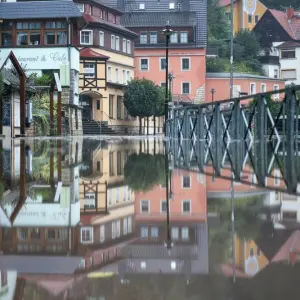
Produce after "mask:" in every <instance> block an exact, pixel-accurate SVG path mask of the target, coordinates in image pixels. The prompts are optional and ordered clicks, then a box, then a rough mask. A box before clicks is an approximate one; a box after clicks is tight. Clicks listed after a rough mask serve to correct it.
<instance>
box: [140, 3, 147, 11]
mask: <svg viewBox="0 0 300 300" xmlns="http://www.w3.org/2000/svg"><path fill="white" fill-rule="evenodd" d="M145 7H146V5H145V3H144V2H142V3H140V4H139V9H140V10H144V9H145Z"/></svg>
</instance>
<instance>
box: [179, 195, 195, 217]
mask: <svg viewBox="0 0 300 300" xmlns="http://www.w3.org/2000/svg"><path fill="white" fill-rule="evenodd" d="M185 202H189V203H190V211H189V212H184V211H183V204H184V203H185ZM181 212H182V214H185V215H189V214H191V213H192V201H191V200H189V199H185V200H182V201H181Z"/></svg>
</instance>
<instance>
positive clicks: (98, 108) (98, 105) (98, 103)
mask: <svg viewBox="0 0 300 300" xmlns="http://www.w3.org/2000/svg"><path fill="white" fill-rule="evenodd" d="M96 105H97V110H100V100H97V104H96Z"/></svg>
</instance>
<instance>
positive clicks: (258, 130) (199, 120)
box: [166, 86, 300, 194]
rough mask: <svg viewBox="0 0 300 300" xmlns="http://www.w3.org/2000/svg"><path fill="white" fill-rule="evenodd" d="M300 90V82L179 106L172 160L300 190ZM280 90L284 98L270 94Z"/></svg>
mask: <svg viewBox="0 0 300 300" xmlns="http://www.w3.org/2000/svg"><path fill="white" fill-rule="evenodd" d="M299 92H300V86H292V87H289V88H286V89H284V90H279V91H273V92H268V93H264V94H256V95H252V96H247V97H241V98H235V99H229V100H224V101H219V102H213V103H205V104H199V105H197V104H193V105H186V106H182V107H173V108H172V109H170V111H169V119H168V120H167V125H166V130H167V131H166V132H167V152H168V157H169V165H173V166H174V167H175V168H181V169H187V170H190V171H196V172H201V173H204V174H207V175H211V176H216V177H220V178H224V179H232V178H233V180H235V181H239V182H241V183H244V184H251V185H257V186H260V187H265V188H270V189H272V190H278V191H282V192H287V193H291V194H295V193H298V192H299V190H298V186H297V183H298V182H300V154H299V149H298V148H299V142H300V139H299V130H300V126H299V124H300V100H299V97H298V94H299ZM275 94H276V95H280V96H282V98H283V100H282V101H276V102H274V101H272V100H270V97H272V96H273V95H275ZM252 99H254V100H253V101H249V100H252ZM268 178H271V180H268ZM278 182H279V184H278Z"/></svg>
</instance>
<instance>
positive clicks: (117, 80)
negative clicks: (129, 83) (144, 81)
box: [116, 68, 119, 82]
mask: <svg viewBox="0 0 300 300" xmlns="http://www.w3.org/2000/svg"><path fill="white" fill-rule="evenodd" d="M116 82H119V69H118V68H116Z"/></svg>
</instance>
